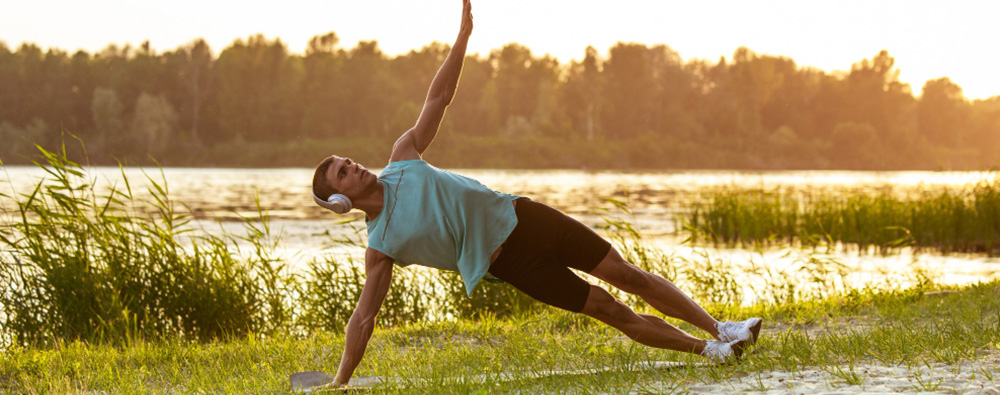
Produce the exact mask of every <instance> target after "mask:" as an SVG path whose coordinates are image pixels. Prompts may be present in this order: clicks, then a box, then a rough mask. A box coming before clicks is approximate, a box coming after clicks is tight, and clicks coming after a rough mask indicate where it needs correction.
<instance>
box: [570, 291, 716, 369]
mask: <svg viewBox="0 0 1000 395" xmlns="http://www.w3.org/2000/svg"><path fill="white" fill-rule="evenodd" d="M580 312H581V313H583V314H586V315H589V316H591V317H594V318H596V319H598V320H600V321H601V322H604V323H605V324H608V325H611V326H612V327H614V328H615V329H618V330H619V331H621V332H622V333H624V334H625V335H626V336H628V337H629V338H631V339H632V340H635V341H637V342H639V343H642V344H645V345H647V346H650V347H657V348H666V349H670V350H676V351H683V352H691V353H696V354H701V353H702V351H703V350H704V349H705V345H706V341H705V340H702V339H698V338H696V337H694V336H691V335H689V334H687V333H686V332H684V331H682V330H680V329H678V328H677V327H675V326H673V325H670V323H668V322H666V321H664V320H663V319H662V318H660V317H657V316H653V315H649V314H638V313H636V312H634V311H632V309H630V308H629V307H628V306H626V305H625V303H622V301H620V300H618V299H616V298H615V297H614V296H612V295H611V294H610V293H608V291H606V290H605V289H604V288H601V287H599V286H596V285H591V286H590V294H589V295H588V296H587V303H586V304H585V305H584V306H583V310H582V311H580Z"/></svg>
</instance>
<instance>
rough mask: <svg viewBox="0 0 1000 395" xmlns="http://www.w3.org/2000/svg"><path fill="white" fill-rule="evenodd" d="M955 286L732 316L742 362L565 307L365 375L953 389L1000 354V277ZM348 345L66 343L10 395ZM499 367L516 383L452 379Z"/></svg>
mask: <svg viewBox="0 0 1000 395" xmlns="http://www.w3.org/2000/svg"><path fill="white" fill-rule="evenodd" d="M952 291H956V292H949V293H934V294H931V293H925V292H923V291H913V290H911V291H883V292H865V291H857V292H853V293H849V294H845V295H841V296H837V297H831V298H826V299H823V300H813V301H808V302H801V303H789V304H785V305H778V306H776V305H756V306H750V307H746V308H737V309H731V310H730V311H729V313H730V314H732V315H733V317H745V316H748V315H755V314H759V315H763V316H764V317H765V320H766V321H765V322H766V326H765V332H764V335H763V336H762V338H761V340H760V342H759V343H758V350H760V351H759V352H758V353H755V354H753V355H751V356H749V357H748V358H747V359H746V360H745V361H744V363H742V364H740V365H736V366H710V367H697V368H684V369H677V370H662V371H657V370H639V371H633V370H629V368H628V366H629V364H631V363H633V362H637V361H646V360H676V361H692V362H695V361H700V360H699V358H698V357H694V356H690V355H686V354H681V353H676V352H672V351H662V350H656V349H651V348H647V347H643V346H640V345H637V344H635V343H633V342H631V341H629V340H627V339H624V338H623V337H622V336H621V334H619V333H618V332H616V331H614V330H613V329H610V328H608V327H606V326H604V325H602V324H600V323H597V322H596V321H593V320H591V319H589V318H586V317H584V316H580V315H574V314H568V313H563V312H559V311H556V310H554V309H547V308H546V309H543V310H542V311H539V312H536V313H531V314H526V315H520V316H516V317H512V318H509V319H503V320H499V319H495V318H491V317H482V318H480V319H478V320H457V321H447V322H436V323H418V324H411V325H400V326H396V327H392V328H385V327H380V328H378V329H377V330H376V332H375V334H374V336H373V340H372V342H371V344H370V346H369V349H368V352H367V353H366V355H365V359H364V361H363V362H362V364H361V366H360V367H359V369H358V372H357V373H356V376H366V375H381V376H391V377H395V378H398V379H400V380H401V381H400V382H398V383H390V384H386V385H381V386H378V387H376V388H375V392H382V393H475V392H478V391H484V392H486V393H495V392H519V391H520V392H530V393H556V392H583V393H594V392H610V393H624V392H640V393H642V392H644V391H648V392H653V393H662V392H683V391H685V390H686V388H688V387H691V386H698V385H703V384H712V383H719V382H723V383H724V382H737V381H748V382H753V380H754V377H757V378H758V380H759V377H760V375H762V374H766V373H768V372H773V371H786V372H796V371H801V370H803V369H809V368H820V369H823V370H826V371H827V372H828V373H829V375H830V380H833V381H837V382H839V383H842V384H846V385H860V386H863V385H865V382H866V381H867V380H868V377H867V376H865V375H864V374H863V373H862V372H860V370H859V369H857V368H856V366H857V365H860V364H863V363H868V364H879V365H885V366H906V367H908V368H909V369H910V370H911V371H912V372H914V373H913V375H914V377H918V378H919V383H918V384H915V386H924V387H925V388H930V387H934V386H935V385H938V384H940V380H939V379H933V378H932V377H929V376H928V377H925V376H921V372H922V369H923V367H925V366H927V365H930V364H935V363H947V364H950V365H955V364H959V363H960V362H962V361H969V360H981V359H983V358H985V357H988V356H990V355H997V353H998V352H1000V305H998V303H1000V302H998V300H1000V298H998V297H997V296H998V295H1000V282H991V283H987V284H980V285H973V286H969V287H964V288H960V289H956V290H952ZM681 327H682V328H684V329H686V330H689V331H691V332H693V333H697V332H698V331H697V330H695V329H693V328H690V327H689V326H687V325H681ZM342 346H343V337H342V335H341V334H340V333H339V332H338V333H329V332H317V333H313V334H310V335H306V336H302V337H295V336H287V335H280V334H278V335H274V336H269V337H265V338H256V337H247V338H241V339H233V340H230V341H226V342H211V343H198V342H184V341H156V342H145V341H136V342H132V343H127V344H120V345H117V346H112V345H93V344H89V343H85V342H67V343H58V344H56V345H54V346H53V347H51V348H44V349H39V348H22V347H14V348H11V349H8V350H7V352H5V353H4V354H3V357H2V360H0V391H9V392H24V393H50V392H52V393H69V392H80V391H108V392H112V393H123V392H142V393H148V392H153V393H172V392H212V393H218V392H225V393H247V392H253V393H261V392H267V393H287V392H290V390H291V389H290V386H289V383H288V375H289V374H291V373H294V372H297V371H305V370H324V371H327V372H333V371H335V369H336V366H337V363H338V360H339V357H340V352H341V350H342V348H341V347H342ZM986 366H987V367H982V368H980V369H981V370H982V372H979V373H978V374H980V375H983V376H993V375H998V374H1000V371H998V370H997V369H998V368H997V367H996V366H995V365H994V366H992V368H990V367H989V366H990V365H986ZM593 367H605V368H610V370H609V371H607V372H604V373H599V374H596V375H581V376H568V377H553V378H542V379H538V378H534V377H533V376H532V375H531V374H530V372H531V371H540V370H552V369H585V368H593ZM991 369H992V370H991ZM499 372H508V373H513V375H514V377H513V378H512V380H510V381H501V380H498V379H496V378H489V376H486V377H485V378H483V379H481V380H478V381H476V380H471V381H467V382H455V381H453V378H455V377H463V376H464V377H472V376H476V375H482V374H489V373H499ZM481 377H482V376H481ZM418 378H419V380H418ZM760 385H763V384H760Z"/></svg>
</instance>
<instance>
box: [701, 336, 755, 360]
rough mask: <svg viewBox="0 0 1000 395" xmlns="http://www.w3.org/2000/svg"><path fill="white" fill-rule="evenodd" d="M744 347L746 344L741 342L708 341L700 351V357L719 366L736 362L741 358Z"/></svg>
mask: <svg viewBox="0 0 1000 395" xmlns="http://www.w3.org/2000/svg"><path fill="white" fill-rule="evenodd" d="M745 345H746V342H745V341H743V340H737V341H734V342H722V341H718V340H709V341H708V342H707V343H706V344H705V348H704V349H703V350H702V351H701V356H703V357H705V358H708V359H710V360H712V361H713V362H715V363H720V364H722V363H728V362H736V361H739V359H740V358H741V357H742V356H743V347H744V346H745Z"/></svg>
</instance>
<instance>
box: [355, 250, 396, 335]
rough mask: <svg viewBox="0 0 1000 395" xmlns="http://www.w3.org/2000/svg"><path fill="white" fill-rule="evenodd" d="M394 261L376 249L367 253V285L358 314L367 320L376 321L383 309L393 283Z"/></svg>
mask: <svg viewBox="0 0 1000 395" xmlns="http://www.w3.org/2000/svg"><path fill="white" fill-rule="evenodd" d="M392 263H393V259H392V258H390V257H389V256H388V255H385V254H383V253H381V252H379V251H377V250H375V249H372V248H368V250H367V251H366V252H365V285H364V288H362V289H361V299H360V300H358V307H357V312H359V313H361V314H362V316H363V317H365V318H366V319H370V320H374V319H375V315H377V314H378V311H379V309H380V308H381V307H382V302H383V301H384V300H385V295H386V294H388V293H389V285H390V284H391V283H392V266H393V264H392Z"/></svg>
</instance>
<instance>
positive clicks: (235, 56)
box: [212, 35, 303, 141]
mask: <svg viewBox="0 0 1000 395" xmlns="http://www.w3.org/2000/svg"><path fill="white" fill-rule="evenodd" d="M215 67H216V70H217V76H218V90H217V91H216V95H215V96H214V102H213V103H212V107H213V108H214V109H215V110H216V111H218V117H219V119H218V125H219V126H218V127H219V132H220V133H221V135H222V137H224V138H226V139H232V138H235V139H245V140H248V141H288V140H290V139H293V138H295V137H296V136H297V135H298V125H299V123H300V122H299V119H300V118H299V117H300V113H299V110H300V109H301V105H300V101H299V100H298V99H299V87H300V86H301V78H302V74H303V73H302V69H301V63H300V62H299V61H297V60H296V59H294V58H290V57H289V56H288V50H287V48H286V47H285V44H283V43H282V42H281V41H280V40H274V41H269V40H267V39H266V38H264V36H262V35H255V36H251V37H249V38H247V40H246V41H243V40H236V41H235V42H234V43H233V44H232V46H230V47H228V48H226V49H225V50H223V51H222V53H221V54H220V55H219V59H218V60H217V61H216V65H215Z"/></svg>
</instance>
